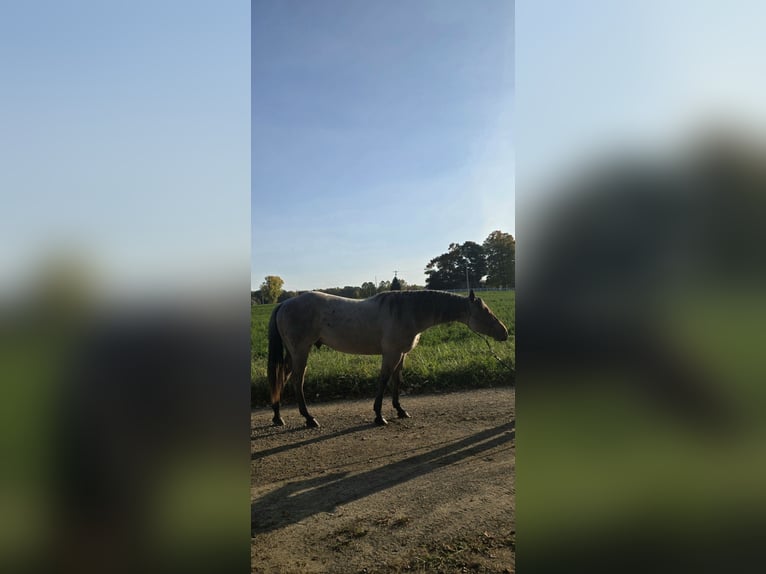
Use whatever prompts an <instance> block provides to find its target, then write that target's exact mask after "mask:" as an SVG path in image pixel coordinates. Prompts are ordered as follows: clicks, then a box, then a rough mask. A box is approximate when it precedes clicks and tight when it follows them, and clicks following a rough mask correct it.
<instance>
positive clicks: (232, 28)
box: [0, 0, 250, 572]
mask: <svg viewBox="0 0 766 574" xmlns="http://www.w3.org/2000/svg"><path fill="white" fill-rule="evenodd" d="M249 18H250V10H249V5H248V4H247V3H244V2H239V3H233V4H231V3H229V4H228V5H226V6H224V5H221V4H220V3H214V2H191V3H189V2H177V1H172V0H171V1H169V2H160V3H156V2H147V1H142V0H139V1H138V2H131V3H129V4H114V3H102V2H96V1H89V0H82V1H76V2H68V3H65V4H62V3H58V2H49V1H43V2H35V3H13V2H4V3H2V5H1V6H0V71H1V74H2V85H3V88H2V91H1V92H0V101H1V102H2V104H1V105H0V126H2V127H1V128H0V190H2V207H0V385H2V387H1V388H2V397H3V398H2V400H1V401H0V460H2V464H0V571H2V572H14V571H30V572H31V571H41V572H151V571H161V572H172V571H184V572H194V571H211V569H214V570H215V571H227V570H231V571H240V572H241V571H247V568H248V564H249V552H248V549H249V537H248V534H247V533H248V516H249V515H248V505H249V441H248V437H249V409H248V405H249V290H250V288H249V285H250V274H249V267H250V263H249V257H250V248H249V241H250V216H249V209H250V159H249V158H250V155H249V154H250V83H249V82H250V57H249V49H250V19H249Z"/></svg>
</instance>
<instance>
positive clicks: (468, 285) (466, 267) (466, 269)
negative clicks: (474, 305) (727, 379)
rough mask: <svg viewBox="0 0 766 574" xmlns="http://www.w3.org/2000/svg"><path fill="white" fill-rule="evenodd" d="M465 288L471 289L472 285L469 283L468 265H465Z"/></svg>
mask: <svg viewBox="0 0 766 574" xmlns="http://www.w3.org/2000/svg"><path fill="white" fill-rule="evenodd" d="M465 290H466V291H470V290H471V285H470V284H469V283H468V265H466V266H465Z"/></svg>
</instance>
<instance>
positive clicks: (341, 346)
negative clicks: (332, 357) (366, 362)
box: [322, 337, 383, 355]
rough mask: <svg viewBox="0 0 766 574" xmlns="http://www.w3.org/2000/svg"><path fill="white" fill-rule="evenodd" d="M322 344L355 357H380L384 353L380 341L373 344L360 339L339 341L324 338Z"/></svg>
mask: <svg viewBox="0 0 766 574" xmlns="http://www.w3.org/2000/svg"><path fill="white" fill-rule="evenodd" d="M322 343H324V344H325V345H327V346H328V347H330V348H331V349H335V350H336V351H340V352H341V353H351V354H353V355H380V354H382V353H383V350H382V349H381V347H380V342H379V341H378V342H372V341H364V340H359V339H357V340H353V339H344V340H339V339H333V338H332V337H323V338H322Z"/></svg>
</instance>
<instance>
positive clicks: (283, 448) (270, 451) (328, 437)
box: [250, 423, 372, 460]
mask: <svg viewBox="0 0 766 574" xmlns="http://www.w3.org/2000/svg"><path fill="white" fill-rule="evenodd" d="M371 427H372V424H371V423H367V424H361V425H357V426H353V427H349V428H347V429H343V430H339V431H335V432H333V433H328V434H321V435H319V436H315V437H312V438H309V439H306V440H302V441H301V442H296V443H293V444H285V445H282V446H275V447H274V448H270V449H268V450H260V451H257V452H254V453H252V454H251V455H250V460H255V459H258V458H263V457H266V456H269V455H272V454H279V453H280V452H285V451H288V450H293V449H296V448H300V447H302V446H306V445H309V444H314V443H318V442H324V441H326V440H331V439H334V438H337V437H339V436H344V435H347V434H352V433H355V432H359V431H363V430H369V429H370V428H371ZM306 430H307V429H306V427H305V426H300V427H292V428H289V429H285V430H284V431H282V432H283V433H290V432H304V431H306ZM310 432H311V431H310Z"/></svg>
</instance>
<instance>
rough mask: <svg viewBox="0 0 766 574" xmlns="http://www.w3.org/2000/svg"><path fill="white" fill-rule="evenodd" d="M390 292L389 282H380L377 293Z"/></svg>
mask: <svg viewBox="0 0 766 574" xmlns="http://www.w3.org/2000/svg"><path fill="white" fill-rule="evenodd" d="M390 290H391V281H381V282H380V285H378V293H382V292H383V291H390Z"/></svg>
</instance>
